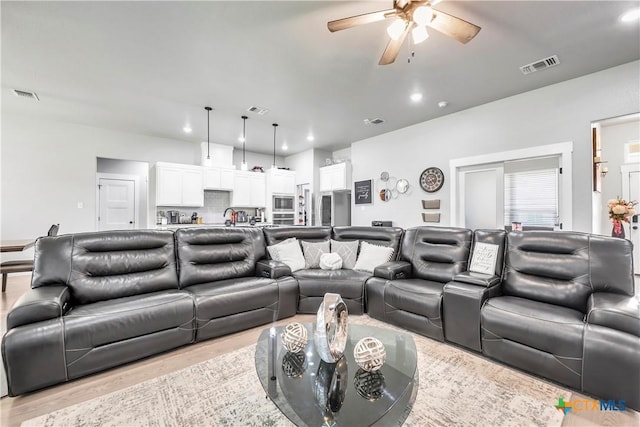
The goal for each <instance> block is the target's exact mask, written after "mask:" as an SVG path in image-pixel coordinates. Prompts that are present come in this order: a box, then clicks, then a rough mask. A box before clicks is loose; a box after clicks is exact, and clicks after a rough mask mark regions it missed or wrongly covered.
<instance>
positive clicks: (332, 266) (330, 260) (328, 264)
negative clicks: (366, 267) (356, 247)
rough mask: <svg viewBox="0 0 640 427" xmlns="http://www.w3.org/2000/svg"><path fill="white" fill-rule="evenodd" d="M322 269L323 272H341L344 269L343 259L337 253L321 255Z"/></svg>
mask: <svg viewBox="0 0 640 427" xmlns="http://www.w3.org/2000/svg"><path fill="white" fill-rule="evenodd" d="M320 268H321V269H323V270H340V269H341V268H342V258H340V255H338V254H337V253H335V252H333V253H328V254H322V255H320Z"/></svg>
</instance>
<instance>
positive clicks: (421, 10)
mask: <svg viewBox="0 0 640 427" xmlns="http://www.w3.org/2000/svg"><path fill="white" fill-rule="evenodd" d="M412 19H413V22H415V23H416V24H418V25H422V26H425V25H427V24H429V23H430V22H431V20H432V19H433V9H431V8H430V7H429V6H420V7H417V8H416V10H414V11H413V17H412Z"/></svg>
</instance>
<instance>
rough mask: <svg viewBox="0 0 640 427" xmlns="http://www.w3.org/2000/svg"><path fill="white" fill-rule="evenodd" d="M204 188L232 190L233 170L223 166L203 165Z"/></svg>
mask: <svg viewBox="0 0 640 427" xmlns="http://www.w3.org/2000/svg"><path fill="white" fill-rule="evenodd" d="M203 169H204V189H205V190H226V191H232V190H233V181H234V177H235V170H234V169H233V168H224V167H204V168H203Z"/></svg>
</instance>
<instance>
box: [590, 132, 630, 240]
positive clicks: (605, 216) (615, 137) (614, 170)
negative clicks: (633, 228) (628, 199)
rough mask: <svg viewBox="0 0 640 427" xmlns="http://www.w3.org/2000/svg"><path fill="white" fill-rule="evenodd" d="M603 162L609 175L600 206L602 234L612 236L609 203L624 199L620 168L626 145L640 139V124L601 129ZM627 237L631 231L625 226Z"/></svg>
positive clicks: (604, 181)
mask: <svg viewBox="0 0 640 427" xmlns="http://www.w3.org/2000/svg"><path fill="white" fill-rule="evenodd" d="M601 132H602V134H601V138H602V156H601V157H602V160H606V161H607V163H604V166H606V167H608V168H609V172H608V173H607V175H606V176H605V177H604V178H602V193H601V194H602V202H601V204H600V206H599V209H600V214H601V216H602V219H601V233H602V234H606V235H611V220H610V219H609V210H608V206H607V201H608V200H610V199H615V198H618V197H622V174H621V173H620V166H622V165H623V164H624V145H625V144H626V143H627V142H629V141H632V140H639V139H640V122H638V121H635V122H631V123H622V124H619V125H612V126H606V125H604V124H603V125H602V127H601ZM625 228H626V230H625V231H626V232H627V235H628V234H629V229H628V227H627V226H626V224H625Z"/></svg>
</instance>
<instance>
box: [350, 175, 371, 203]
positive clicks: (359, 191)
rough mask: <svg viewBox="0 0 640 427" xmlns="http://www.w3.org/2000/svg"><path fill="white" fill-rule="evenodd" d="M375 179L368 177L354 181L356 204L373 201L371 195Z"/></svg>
mask: <svg viewBox="0 0 640 427" xmlns="http://www.w3.org/2000/svg"><path fill="white" fill-rule="evenodd" d="M372 184H373V180H371V179H366V180H364V181H356V182H354V183H353V187H354V196H353V197H354V200H355V202H356V205H366V204H371V203H373V197H372V195H371V191H372Z"/></svg>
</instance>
